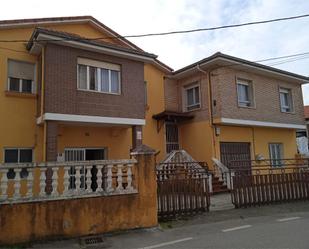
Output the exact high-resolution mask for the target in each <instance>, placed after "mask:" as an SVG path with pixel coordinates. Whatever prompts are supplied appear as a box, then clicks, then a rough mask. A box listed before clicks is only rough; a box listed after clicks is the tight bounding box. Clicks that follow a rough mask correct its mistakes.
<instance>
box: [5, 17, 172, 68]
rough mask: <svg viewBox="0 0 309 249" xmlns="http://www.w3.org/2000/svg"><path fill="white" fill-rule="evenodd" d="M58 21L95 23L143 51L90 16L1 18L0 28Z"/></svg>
mask: <svg viewBox="0 0 309 249" xmlns="http://www.w3.org/2000/svg"><path fill="white" fill-rule="evenodd" d="M59 22H72V23H73V22H76V23H78V22H80V23H81V22H92V23H95V24H96V25H97V26H99V27H101V28H102V29H105V30H107V31H108V32H110V33H111V34H112V35H113V36H115V37H118V38H119V40H122V41H123V42H124V43H126V44H129V45H130V46H131V47H132V48H133V49H136V50H138V51H142V52H144V51H143V50H142V49H141V48H140V47H138V46H136V45H135V44H134V43H132V42H130V41H129V40H127V39H126V38H124V37H121V36H120V35H119V34H118V33H117V32H115V31H114V30H112V29H110V28H109V27H107V26H106V25H104V24H103V23H101V22H100V21H98V20H97V19H95V18H94V17H92V16H67V17H48V18H31V19H16V20H3V21H0V29H3V28H9V27H18V26H33V27H39V26H42V24H57V23H59ZM154 60H155V62H156V63H157V64H159V65H160V66H161V67H163V68H165V70H168V71H173V69H172V68H170V67H169V66H167V65H166V64H164V63H163V62H161V61H160V60H158V59H154Z"/></svg>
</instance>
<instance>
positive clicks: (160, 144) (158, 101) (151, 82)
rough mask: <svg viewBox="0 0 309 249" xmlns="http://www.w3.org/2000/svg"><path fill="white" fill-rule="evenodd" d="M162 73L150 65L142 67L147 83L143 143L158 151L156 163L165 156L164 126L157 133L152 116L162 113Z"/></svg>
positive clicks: (155, 122)
mask: <svg viewBox="0 0 309 249" xmlns="http://www.w3.org/2000/svg"><path fill="white" fill-rule="evenodd" d="M163 76H164V73H163V72H161V71H160V70H158V69H157V68H155V67H154V66H152V65H150V64H145V66H144V77H145V81H146V82H147V99H148V101H147V102H148V106H146V126H144V127H143V143H144V144H146V145H148V146H150V147H152V148H153V149H155V150H157V151H160V153H159V154H158V155H157V161H158V162H159V161H161V160H162V159H163V158H164V156H165V129H164V125H163V126H162V127H161V129H160V131H159V132H158V131H157V121H156V120H154V119H153V118H152V116H153V115H154V114H157V113H160V112H162V111H164V81H163Z"/></svg>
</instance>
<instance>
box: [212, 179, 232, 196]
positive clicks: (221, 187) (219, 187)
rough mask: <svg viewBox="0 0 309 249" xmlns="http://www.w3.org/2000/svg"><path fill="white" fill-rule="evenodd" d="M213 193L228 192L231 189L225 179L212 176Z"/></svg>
mask: <svg viewBox="0 0 309 249" xmlns="http://www.w3.org/2000/svg"><path fill="white" fill-rule="evenodd" d="M212 191H213V192H212V194H213V195H215V194H220V193H228V192H229V190H228V188H227V186H226V185H225V184H224V182H223V181H220V180H219V177H217V176H213V177H212Z"/></svg>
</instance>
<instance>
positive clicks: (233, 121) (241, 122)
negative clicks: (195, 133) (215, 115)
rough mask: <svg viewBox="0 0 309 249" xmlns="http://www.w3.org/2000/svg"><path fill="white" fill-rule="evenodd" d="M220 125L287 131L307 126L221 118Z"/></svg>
mask: <svg viewBox="0 0 309 249" xmlns="http://www.w3.org/2000/svg"><path fill="white" fill-rule="evenodd" d="M215 123H218V124H220V123H221V124H231V125H233V124H234V125H244V126H246V125H249V126H264V127H276V128H286V129H306V125H299V124H286V123H274V122H263V121H256V120H245V119H234V118H220V121H219V122H215Z"/></svg>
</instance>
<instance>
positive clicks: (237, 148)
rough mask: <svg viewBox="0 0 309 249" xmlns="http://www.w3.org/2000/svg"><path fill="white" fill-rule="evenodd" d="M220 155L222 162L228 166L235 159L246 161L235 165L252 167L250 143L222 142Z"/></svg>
mask: <svg viewBox="0 0 309 249" xmlns="http://www.w3.org/2000/svg"><path fill="white" fill-rule="evenodd" d="M220 156H221V162H222V163H223V164H224V165H226V166H228V167H229V165H230V162H231V161H234V160H237V161H238V160H242V161H246V162H242V163H239V164H238V165H235V164H233V165H234V166H240V167H250V165H251V164H250V162H248V161H250V160H251V153H250V143H235V142H220Z"/></svg>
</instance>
